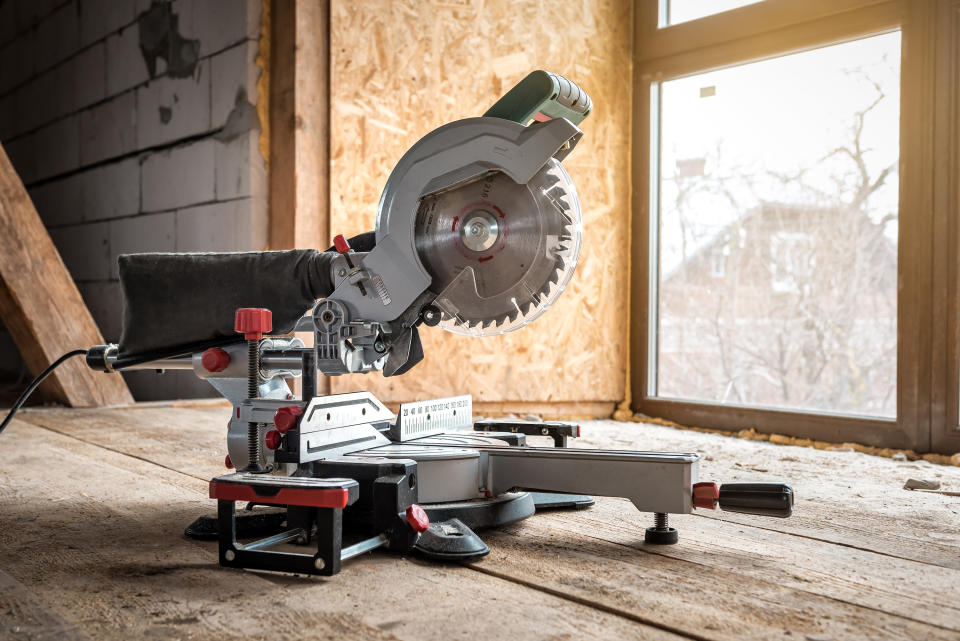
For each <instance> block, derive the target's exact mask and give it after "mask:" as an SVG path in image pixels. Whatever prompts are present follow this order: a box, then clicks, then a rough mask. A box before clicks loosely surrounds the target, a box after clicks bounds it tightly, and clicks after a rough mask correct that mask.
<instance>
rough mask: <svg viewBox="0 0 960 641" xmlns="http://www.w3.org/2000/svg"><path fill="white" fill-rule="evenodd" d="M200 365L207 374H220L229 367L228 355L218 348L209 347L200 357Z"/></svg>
mask: <svg viewBox="0 0 960 641" xmlns="http://www.w3.org/2000/svg"><path fill="white" fill-rule="evenodd" d="M200 364H201V365H203V369H205V370H207V371H208V372H222V371H223V370H225V369H227V366H229V365H230V354H227V352H226V351H224V350H222V349H220V348H219V347H211V348H210V349H208V350H206V351H205V352H204V353H203V356H201V357H200Z"/></svg>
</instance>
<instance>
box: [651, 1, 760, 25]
mask: <svg viewBox="0 0 960 641" xmlns="http://www.w3.org/2000/svg"><path fill="white" fill-rule="evenodd" d="M757 2H760V0H661V2H660V26H661V27H668V26H670V25H674V24H680V23H681V22H689V21H690V20H697V19H698V18H705V17H707V16H712V15H713V14H715V13H723V12H724V11H730V10H731V9H736V8H737V7H744V6H746V5H748V4H756V3H757Z"/></svg>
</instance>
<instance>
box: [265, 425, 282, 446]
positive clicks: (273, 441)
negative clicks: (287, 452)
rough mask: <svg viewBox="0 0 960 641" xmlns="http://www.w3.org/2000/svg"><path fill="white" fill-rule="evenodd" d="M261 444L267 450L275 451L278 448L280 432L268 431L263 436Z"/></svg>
mask: <svg viewBox="0 0 960 641" xmlns="http://www.w3.org/2000/svg"><path fill="white" fill-rule="evenodd" d="M263 442H264V443H265V444H266V446H267V447H268V448H269V449H271V450H275V449H277V448H278V447H280V432H278V431H277V430H270V431H269V432H267V433H266V434H265V435H264V436H263Z"/></svg>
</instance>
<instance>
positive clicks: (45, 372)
mask: <svg viewBox="0 0 960 641" xmlns="http://www.w3.org/2000/svg"><path fill="white" fill-rule="evenodd" d="M86 353H87V350H85V349H75V350H73V351H72V352H67V353H66V354H64V355H63V356H61V357H60V358H58V359H57V360H55V361H53V362H52V363H50V365H48V366H47V369H45V370H43V371H42V372H40V376H37V377H36V378H35V379H33V381H32V382H31V383H30V384H29V385H27V389H25V390H23V393H22V394H21V395H20V397H19V398H18V399H17V402H16V403H14V404H13V407H11V408H10V411H9V412H8V413H7V416H6V418H4V419H3V423H0V432H3V430H5V429H6V427H7V424H8V423H9V422H10V421H12V420H13V415H14V414H16V413H17V410H19V409H20V407H21V406H22V405H23V404H24V403H26V402H27V399H28V398H30V395H31V394H33V390H35V389H37V387H39V386H40V383H42V382H43V379H45V378H46V377H47V376H49V375H50V372H52V371H53V370H55V369H57V368H58V367H59V366H60V365H62V364H63V362H64V361H66V360H68V359H70V358H73V357H74V356H80V355H81V354H86Z"/></svg>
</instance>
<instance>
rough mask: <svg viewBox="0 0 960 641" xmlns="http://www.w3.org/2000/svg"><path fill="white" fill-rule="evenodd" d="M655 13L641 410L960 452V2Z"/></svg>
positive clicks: (644, 190) (720, 6) (640, 219)
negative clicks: (959, 200)
mask: <svg viewBox="0 0 960 641" xmlns="http://www.w3.org/2000/svg"><path fill="white" fill-rule="evenodd" d="M637 7H638V10H637V12H636V20H637V24H636V26H635V32H636V33H637V34H638V36H637V42H638V46H637V49H636V50H635V59H634V67H635V76H634V77H635V82H636V84H635V104H637V105H638V107H637V110H636V112H635V121H634V127H633V131H634V144H635V145H636V146H637V153H636V154H635V156H634V158H635V159H636V161H635V163H634V168H633V172H634V173H633V176H634V189H635V193H636V194H637V196H638V197H637V198H636V199H635V210H634V233H633V243H634V245H633V256H634V261H633V265H634V269H635V274H634V278H633V291H632V309H633V314H632V318H633V326H632V327H631V332H632V340H631V345H632V348H631V349H632V351H631V359H632V362H633V366H632V378H633V380H632V386H633V404H634V407H635V409H637V410H638V411H640V412H642V413H645V414H648V415H652V416H661V417H665V418H668V419H672V420H676V421H678V422H681V423H686V424H691V425H697V426H703V427H717V428H726V429H744V428H756V429H758V430H761V431H767V432H778V433H786V434H794V435H802V436H808V437H812V438H819V439H823V440H828V441H833V442H839V441H844V440H855V441H859V442H867V443H874V444H883V445H886V446H890V447H909V448H915V449H918V450H927V449H929V448H930V447H938V448H946V449H947V450H951V448H952V451H957V450H960V430H958V429H957V424H958V423H960V372H958V367H960V365H958V361H960V336H958V334H960V319H958V316H960V312H958V309H957V307H958V299H960V258H958V256H960V251H958V250H960V220H958V218H960V214H958V212H957V211H956V209H957V207H956V200H957V198H958V195H957V194H960V190H958V189H957V187H958V184H957V183H958V182H960V178H958V176H957V174H958V172H957V170H956V168H957V165H958V156H960V154H958V151H957V150H958V148H960V142H958V137H960V119H958V116H960V106H958V103H960V101H958V100H957V93H958V92H957V84H958V83H960V57H958V55H957V54H958V53H960V45H958V44H957V38H958V36H960V34H958V33H957V32H958V31H960V20H958V19H957V18H956V16H957V15H960V0H934V1H931V2H910V1H909V0H902V1H895V0H892V1H886V2H881V1H879V0H876V1H871V0H836V2H833V3H804V2H794V1H792V0H763V1H758V2H748V1H743V0H740V1H737V0H731V1H730V2H710V1H703V2H700V1H698V0H686V1H684V0H669V1H668V0H661V1H660V2H656V3H654V2H641V3H639V4H638V5H637ZM733 9H736V11H732V10H733ZM908 61H909V64H908ZM901 67H903V68H901ZM934 77H935V78H936V82H937V83H939V84H936V89H935V82H934V81H933V80H932V79H933V78H934ZM944 87H947V88H948V92H947V93H943V91H944ZM950 110H953V111H950ZM901 132H904V135H903V137H901ZM647 150H649V151H647ZM938 176H939V178H937V177H938ZM938 198H939V199H940V200H939V201H938V200H937V199H938ZM938 202H939V203H940V205H937V203H938ZM951 205H952V207H951ZM942 337H948V338H942ZM935 442H936V443H938V444H937V445H935V446H934V445H932V444H933V443H935ZM945 443H953V445H944V444H945Z"/></svg>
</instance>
